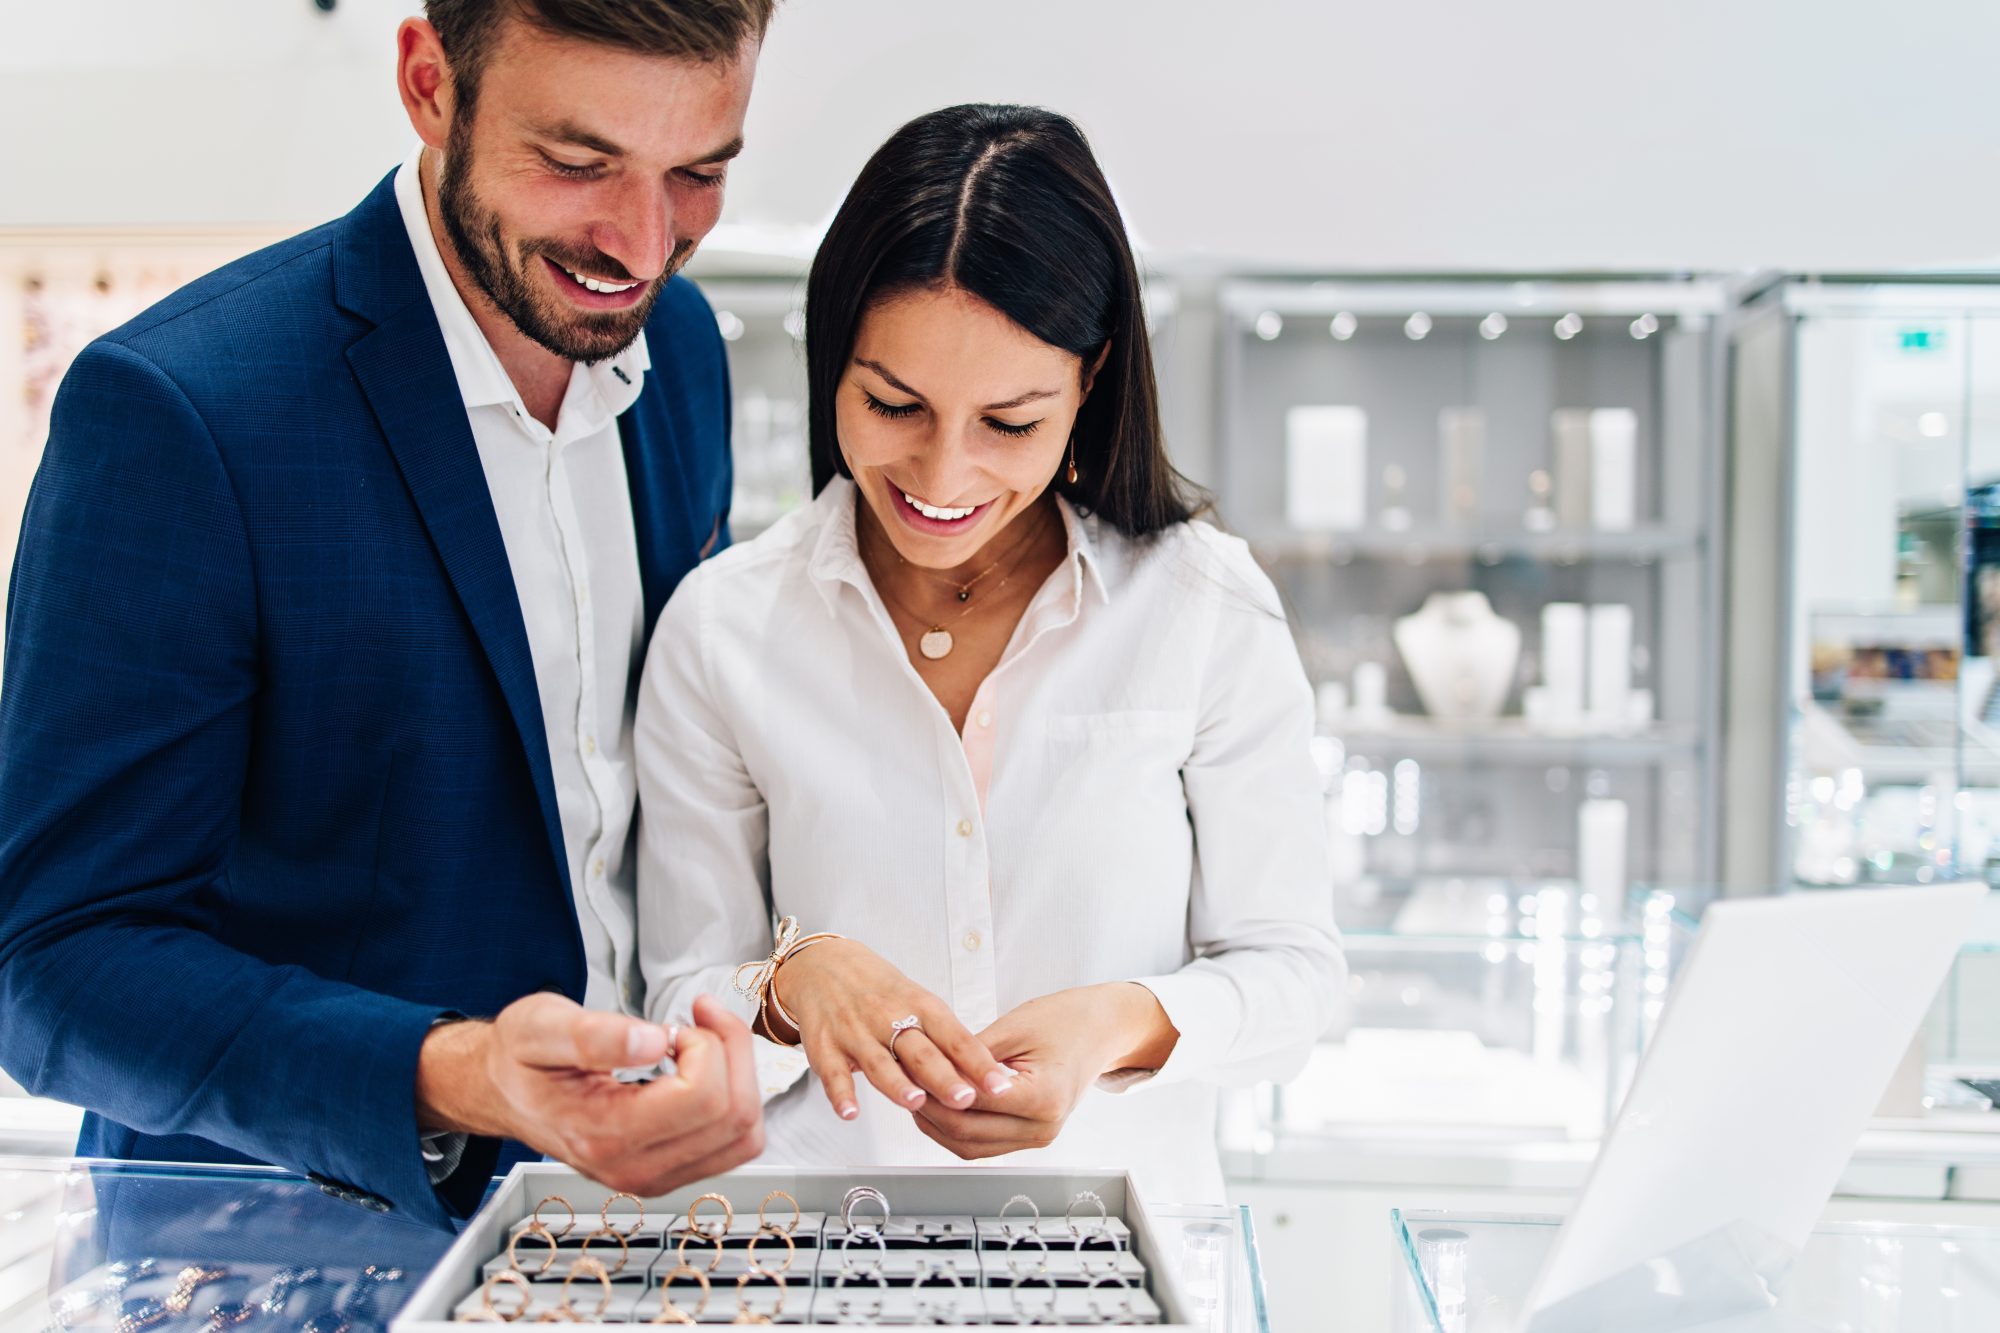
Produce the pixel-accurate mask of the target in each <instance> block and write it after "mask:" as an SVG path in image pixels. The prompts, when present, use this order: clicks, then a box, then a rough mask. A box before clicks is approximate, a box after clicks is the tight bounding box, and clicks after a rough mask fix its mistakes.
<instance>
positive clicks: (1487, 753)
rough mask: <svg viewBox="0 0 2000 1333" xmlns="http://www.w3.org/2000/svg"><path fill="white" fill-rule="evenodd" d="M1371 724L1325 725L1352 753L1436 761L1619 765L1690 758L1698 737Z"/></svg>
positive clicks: (1665, 731)
mask: <svg viewBox="0 0 2000 1333" xmlns="http://www.w3.org/2000/svg"><path fill="white" fill-rule="evenodd" d="M1371 721H1372V722H1373V725H1361V724H1359V723H1356V724H1352V725H1342V724H1340V723H1338V722H1336V723H1333V724H1332V725H1330V726H1328V727H1326V728H1325V732H1326V734H1327V735H1328V736H1330V737H1331V738H1332V739H1334V740H1337V741H1338V742H1340V744H1341V745H1342V746H1344V747H1345V748H1346V749H1347V750H1348V751H1349V752H1350V753H1354V754H1379V755H1397V756H1408V757H1409V758H1412V759H1425V760H1429V761H1431V762H1433V763H1437V762H1457V763H1465V764H1477V763H1493V762H1500V763H1517V764H1587V765H1614V766H1615V765H1621V764H1644V763H1653V762H1657V761H1660V760H1665V759H1683V760H1692V759H1693V758H1695V756H1696V755H1697V754H1698V752H1699V750H1700V744H1701V742H1700V739H1699V738H1698V737H1697V736H1696V735H1695V732H1694V730H1693V728H1691V727H1649V728H1645V729H1642V730H1637V731H1633V732H1629V733H1615V734H1609V735H1600V734H1581V733H1569V734H1565V733H1562V732H1552V731H1544V730H1539V729H1537V728H1534V727H1531V726H1529V725H1528V723H1526V722H1525V721H1523V720H1522V719H1520V718H1496V719H1494V720H1493V721H1491V722H1486V723H1476V724H1465V723H1451V722H1441V721H1438V720H1437V719H1435V718H1427V717H1415V716H1406V715H1392V717H1391V718H1390V719H1389V720H1388V721H1387V722H1382V721H1375V720H1372V719H1371Z"/></svg>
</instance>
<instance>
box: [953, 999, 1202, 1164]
mask: <svg viewBox="0 0 2000 1333" xmlns="http://www.w3.org/2000/svg"><path fill="white" fill-rule="evenodd" d="M1179 1035H1180V1034H1179V1033H1178V1032H1176V1031H1175V1030H1174V1028H1173V1025H1172V1024H1171V1023H1169V1022H1168V1021H1167V1016H1166V1011H1165V1010H1163V1009H1161V1008H1160V1003H1159V1001H1158V1000H1156V999H1154V998H1153V993H1152V992H1151V991H1149V990H1147V989H1146V988H1145V987H1143V986H1138V985H1134V984H1132V983H1131V982H1112V983H1110V984H1108V985H1103V986H1078V987H1075V988H1074V989H1071V990H1062V991H1057V992H1055V993H1054V994H1053V995H1044V996H1042V997H1040V998H1039V999H1034V1000H1029V1001H1028V1002H1027V1003H1026V1004H1023V1005H1021V1006H1019V1007H1018V1008H1016V1009H1013V1010H1011V1011H1010V1012H1008V1013H1005V1014H1002V1015H1001V1016H1000V1017H999V1018H998V1019H997V1020H995V1021H994V1023H993V1025H992V1026H991V1027H989V1028H987V1029H986V1030H985V1031H984V1032H981V1033H980V1034H979V1040H980V1041H982V1042H984V1043H985V1044H986V1047H987V1049H988V1050H990V1051H992V1052H993V1056H994V1058H995V1059H997V1060H999V1061H1000V1062H1001V1063H1002V1064H1004V1065H1006V1066H1007V1067H1008V1068H1010V1069H1012V1070H1013V1071H1014V1075H1015V1083H1014V1090H1013V1091H1012V1092H1009V1093H1008V1094H1007V1097H1006V1102H1005V1109H1004V1110H1002V1109H999V1108H1000V1105H1001V1103H1000V1099H998V1098H989V1097H984V1096H982V1097H981V1098H980V1099H979V1100H978V1101H976V1102H975V1103H973V1105H972V1107H971V1108H970V1109H968V1110H954V1109H952V1108H951V1107H948V1106H944V1105H942V1104H940V1103H939V1102H938V1101H936V1100H935V1099H933V1100H931V1101H929V1102H927V1103H926V1104H924V1105H922V1106H919V1107H918V1108H916V1116H917V1128H918V1129H920V1130H922V1131H923V1133H924V1135H925V1137H927V1138H929V1139H930V1140H931V1141H932V1142H934V1143H937V1144H940V1145H942V1146H943V1147H946V1148H949V1149H950V1150H951V1151H952V1152H954V1153H956V1154H958V1155H959V1156H960V1157H963V1158H967V1159H969V1160H976V1159H978V1158H982V1157H998V1156H1000V1155H1001V1154H1003V1153H1010V1152H1016V1151H1018V1150H1020V1149H1022V1148H1046V1147H1048V1146H1049V1145H1050V1144H1051V1143H1054V1142H1055V1141H1056V1136H1057V1135H1058V1134H1060V1133H1061V1132H1062V1127H1063V1125H1064V1124H1066V1123H1068V1121H1069V1117H1070V1114H1071V1112H1073V1111H1075V1110H1076V1106H1077V1103H1078V1102H1080V1101H1082V1100H1083V1095H1084V1094H1085V1093H1086V1092H1088V1091H1090V1088H1091V1085H1092V1084H1094V1083H1095V1082H1096V1081H1097V1079H1098V1077H1099V1076H1100V1075H1102V1074H1105V1073H1108V1072H1109V1071H1111V1070H1113V1069H1124V1068H1129V1067H1137V1068H1153V1069H1157V1068H1158V1067H1159V1066H1160V1065H1162V1064H1164V1063H1165V1062H1166V1058H1167V1056H1168V1054H1170V1053H1171V1052H1172V1050H1173V1045H1174V1042H1175V1041H1176V1040H1177V1039H1178V1038H1179Z"/></svg>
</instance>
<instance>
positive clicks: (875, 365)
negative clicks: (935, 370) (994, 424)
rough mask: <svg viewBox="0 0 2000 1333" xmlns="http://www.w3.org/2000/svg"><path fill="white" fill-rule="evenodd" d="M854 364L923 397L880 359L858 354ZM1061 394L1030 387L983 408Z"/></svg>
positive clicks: (1023, 403) (994, 408)
mask: <svg viewBox="0 0 2000 1333" xmlns="http://www.w3.org/2000/svg"><path fill="white" fill-rule="evenodd" d="M854 364H855V365H857V366H866V367H868V368H869V369H870V370H872V371H874V372H875V373H876V374H877V375H880V376H881V377H882V378H883V379H885V380H887V381H888V382H889V387H890V388H892V389H899V390H901V391H902V392H904V393H906V394H908V395H910V397H912V398H922V397H923V395H922V394H921V393H918V392H917V391H916V390H915V389H912V388H911V387H910V386H909V385H907V384H905V383H903V382H902V381H901V380H899V379H897V378H896V376H895V375H894V373H892V372H891V371H890V369H889V368H888V367H887V366H885V365H883V364H882V363H881V362H880V361H870V360H869V359H868V358H867V357H865V356H857V357H855V358H854ZM1061 395H1062V391H1061V390H1060V389H1030V390H1028V392H1026V393H1024V394H1020V395H1017V396H1016V397H1013V398H1009V399H1008V400H1007V401H1006V402H1004V403H988V404H987V405H986V406H985V407H984V408H982V409H981V410H982V411H986V412H1004V411H1006V410H1007V409H1008V408H1010V407H1024V406H1026V405H1027V404H1029V403H1035V402H1040V401H1041V400H1042V399H1044V398H1058V397H1061Z"/></svg>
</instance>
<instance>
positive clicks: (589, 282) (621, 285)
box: [556, 264, 639, 295]
mask: <svg viewBox="0 0 2000 1333" xmlns="http://www.w3.org/2000/svg"><path fill="white" fill-rule="evenodd" d="M556 267H557V268H562V265H560V264H558V265H556ZM563 272H565V273H567V274H569V275H570V277H572V278H574V279H576V285H577V286H579V287H584V288H588V289H589V290H591V291H593V292H604V293H606V294H609V295H615V294H616V293H618V292H629V291H631V290H632V289H633V288H634V287H637V286H638V285H639V284H638V283H636V282H599V281H598V280H597V279H596V278H586V277H584V276H583V274H581V273H578V272H577V271H576V270H575V269H568V268H564V269H563Z"/></svg>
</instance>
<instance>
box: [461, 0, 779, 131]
mask: <svg viewBox="0 0 2000 1333" xmlns="http://www.w3.org/2000/svg"><path fill="white" fill-rule="evenodd" d="M776 8H777V0H424V17H425V18H427V19H429V20H430V24H431V26H432V27H433V28H435V29H437V34H438V41H439V42H440V43H442V44H443V46H444V55H445V59H446V60H447V61H449V62H450V64H451V75H452V82H453V84H454V86H455V89H456V93H457V97H458V105H459V108H460V109H461V110H462V111H466V112H469V111H470V110H471V109H472V104H473V102H474V100H475V99H476V98H477V96H478V93H479V76H480V74H481V72H482V71H483V70H484V69H485V66H486V59H487V57H488V56H490V55H491V54H492V52H493V46H494V43H495V41H496V40H497V39H498V38H499V35H500V29H501V25H502V24H504V23H505V22H507V21H508V20H509V19H518V20H520V21H521V22H523V23H527V24H530V25H532V26H534V27H536V28H539V29H541V30H542V31H543V32H547V33H553V34H555V35H556V36H559V37H575V38H579V39H581V40H583V41H586V42H600V43H602V44H604V45H606V46H615V47H618V48H619V49H621V50H626V51H638V52H642V53H644V54H646V55H654V56H674V57H678V58H680V59H684V60H704V61H718V60H730V59H734V58H735V56H736V53H737V52H738V51H739V50H741V49H742V46H743V42H744V41H745V39H750V40H755V41H762V40H763V38H764V31H765V29H766V28H768V27H770V24H771V14H772V12H773V11H774V10H775V9H776Z"/></svg>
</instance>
